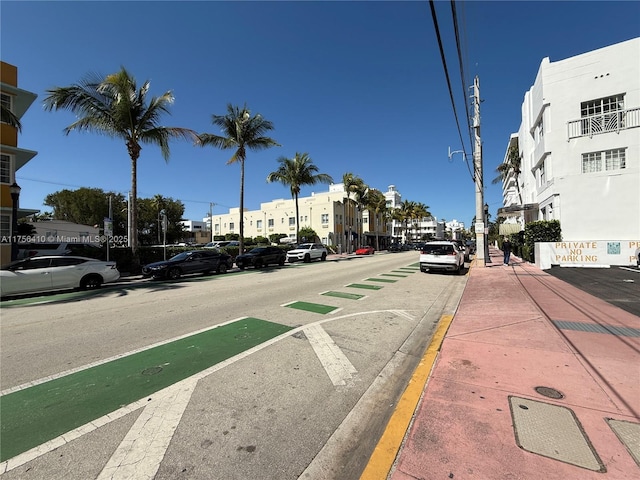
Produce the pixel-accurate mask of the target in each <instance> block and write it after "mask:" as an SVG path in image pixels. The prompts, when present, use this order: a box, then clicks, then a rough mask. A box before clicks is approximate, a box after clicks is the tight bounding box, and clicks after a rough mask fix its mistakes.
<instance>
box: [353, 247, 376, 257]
mask: <svg viewBox="0 0 640 480" xmlns="http://www.w3.org/2000/svg"><path fill="white" fill-rule="evenodd" d="M375 251H376V249H375V248H373V247H372V246H371V245H367V246H366V247H361V248H358V249H357V250H356V255H373V254H374V253H375Z"/></svg>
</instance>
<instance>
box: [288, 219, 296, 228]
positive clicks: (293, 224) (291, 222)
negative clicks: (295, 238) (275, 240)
mask: <svg viewBox="0 0 640 480" xmlns="http://www.w3.org/2000/svg"><path fill="white" fill-rule="evenodd" d="M289 226H290V227H295V226H296V219H295V217H289Z"/></svg>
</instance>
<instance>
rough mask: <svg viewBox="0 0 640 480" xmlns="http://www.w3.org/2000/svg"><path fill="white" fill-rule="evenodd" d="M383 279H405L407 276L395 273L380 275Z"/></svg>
mask: <svg viewBox="0 0 640 480" xmlns="http://www.w3.org/2000/svg"><path fill="white" fill-rule="evenodd" d="M380 275H381V276H383V277H399V278H407V277H408V276H409V275H399V274H397V273H381V274H380Z"/></svg>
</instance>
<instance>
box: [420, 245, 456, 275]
mask: <svg viewBox="0 0 640 480" xmlns="http://www.w3.org/2000/svg"><path fill="white" fill-rule="evenodd" d="M463 269H464V251H461V250H460V248H459V247H458V245H457V244H456V243H454V242H447V241H441V242H427V243H425V244H424V245H423V246H422V248H421V249H420V271H421V272H429V271H431V270H445V271H454V272H457V273H460V272H462V270H463Z"/></svg>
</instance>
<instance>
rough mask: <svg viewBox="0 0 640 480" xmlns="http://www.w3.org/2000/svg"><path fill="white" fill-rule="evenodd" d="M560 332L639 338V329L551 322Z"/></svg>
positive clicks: (560, 321)
mask: <svg viewBox="0 0 640 480" xmlns="http://www.w3.org/2000/svg"><path fill="white" fill-rule="evenodd" d="M551 322H552V323H553V324H554V325H555V326H556V327H558V328H559V329H560V330H576V331H579V332H594V333H608V334H610V335H617V336H619V337H640V328H631V327H616V326H614V325H598V324H596V323H583V322H569V321H566V320H551Z"/></svg>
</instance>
